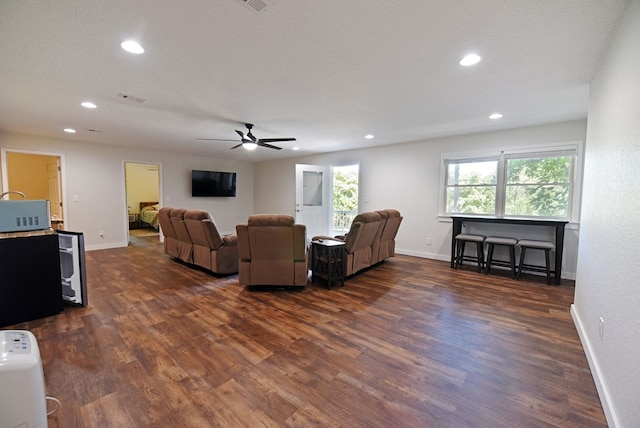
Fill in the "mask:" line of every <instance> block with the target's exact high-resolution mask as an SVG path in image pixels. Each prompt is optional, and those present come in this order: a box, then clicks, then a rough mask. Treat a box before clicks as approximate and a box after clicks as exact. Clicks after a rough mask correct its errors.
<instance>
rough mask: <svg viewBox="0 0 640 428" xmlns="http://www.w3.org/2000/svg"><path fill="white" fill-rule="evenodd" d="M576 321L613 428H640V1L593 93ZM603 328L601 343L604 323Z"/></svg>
mask: <svg viewBox="0 0 640 428" xmlns="http://www.w3.org/2000/svg"><path fill="white" fill-rule="evenodd" d="M586 145H587V149H586V159H585V171H584V174H585V181H584V187H585V192H584V197H583V205H582V224H581V232H580V249H579V256H578V271H577V278H576V295H575V303H574V305H573V307H572V314H573V316H574V320H575V321H576V326H577V327H578V331H579V333H580V335H581V339H582V343H583V346H584V348H585V352H586V353H587V357H588V358H589V362H590V364H591V370H592V373H593V374H594V378H595V380H596V385H597V386H598V390H599V392H600V397H601V399H602V401H603V405H604V408H605V412H606V413H607V419H608V422H609V425H610V426H619V427H638V426H640V363H639V361H640V259H639V258H638V245H639V244H640V230H639V228H638V225H639V222H638V218H639V217H638V215H639V214H640V178H638V166H639V165H640V1H638V0H634V1H632V2H631V5H630V7H629V10H628V12H627V13H626V14H625V16H624V18H623V22H622V24H621V26H620V27H619V29H618V34H617V36H616V38H615V39H614V41H613V44H612V46H611V48H610V49H609V51H608V53H607V56H606V58H605V60H604V62H603V64H602V65H601V67H600V70H599V72H598V75H597V76H596V78H595V79H594V81H593V82H592V85H591V91H590V100H589V124H588V129H587V143H586ZM600 317H602V319H603V320H604V330H603V333H604V334H603V336H602V338H600V334H599V332H600V325H599V324H600V323H599V319H600Z"/></svg>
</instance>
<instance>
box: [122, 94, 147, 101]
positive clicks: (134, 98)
mask: <svg viewBox="0 0 640 428" xmlns="http://www.w3.org/2000/svg"><path fill="white" fill-rule="evenodd" d="M118 98H122V99H125V100H127V101H135V102H137V103H143V102H145V101H147V100H145V99H144V98H140V97H134V96H133V95H128V94H122V93H120V94H118Z"/></svg>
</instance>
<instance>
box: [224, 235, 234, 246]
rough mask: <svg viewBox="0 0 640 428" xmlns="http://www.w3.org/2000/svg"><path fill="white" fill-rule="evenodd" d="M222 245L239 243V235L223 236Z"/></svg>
mask: <svg viewBox="0 0 640 428" xmlns="http://www.w3.org/2000/svg"><path fill="white" fill-rule="evenodd" d="M222 245H238V236H237V235H224V236H222Z"/></svg>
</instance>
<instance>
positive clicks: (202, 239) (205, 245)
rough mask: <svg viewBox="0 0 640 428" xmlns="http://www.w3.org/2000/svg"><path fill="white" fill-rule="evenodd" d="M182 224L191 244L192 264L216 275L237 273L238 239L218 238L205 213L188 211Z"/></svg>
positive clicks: (230, 237)
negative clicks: (185, 228)
mask: <svg viewBox="0 0 640 428" xmlns="http://www.w3.org/2000/svg"><path fill="white" fill-rule="evenodd" d="M184 224H185V226H186V227H187V232H189V236H190V238H191V243H192V244H193V246H192V248H193V252H192V259H193V264H195V265H197V266H200V267H203V268H205V269H208V270H210V271H212V272H215V273H218V274H232V273H236V272H238V238H237V237H236V236H235V235H225V236H220V233H219V232H218V229H217V228H216V225H215V223H214V222H213V219H212V218H211V216H210V215H209V213H208V212H207V211H202V210H188V211H187V212H186V213H185V214H184Z"/></svg>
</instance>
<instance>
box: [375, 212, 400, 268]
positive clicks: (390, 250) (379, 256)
mask: <svg viewBox="0 0 640 428" xmlns="http://www.w3.org/2000/svg"><path fill="white" fill-rule="evenodd" d="M376 212H377V213H378V214H379V215H380V218H381V222H380V236H379V240H378V241H377V242H378V243H377V245H376V246H375V247H376V248H375V249H374V253H373V255H374V259H375V260H376V263H380V262H381V261H383V260H386V259H388V258H390V257H393V256H395V255H396V235H397V234H398V229H400V223H402V218H403V217H402V215H400V211H398V210H393V209H386V210H380V211H376Z"/></svg>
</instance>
